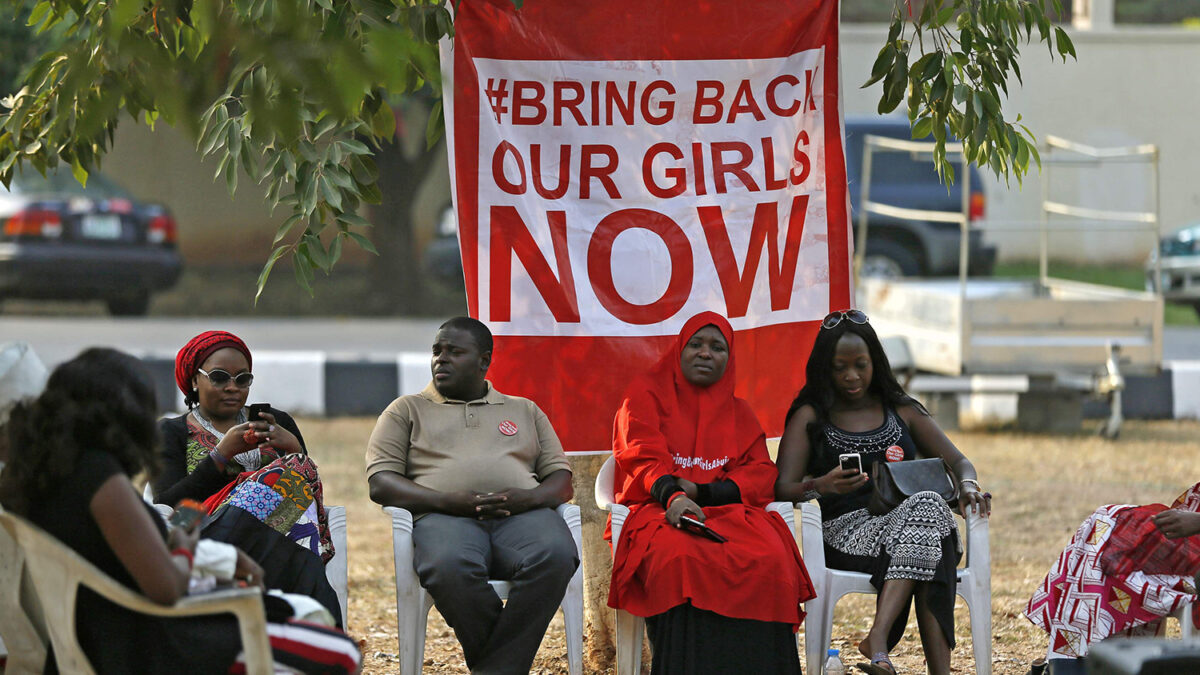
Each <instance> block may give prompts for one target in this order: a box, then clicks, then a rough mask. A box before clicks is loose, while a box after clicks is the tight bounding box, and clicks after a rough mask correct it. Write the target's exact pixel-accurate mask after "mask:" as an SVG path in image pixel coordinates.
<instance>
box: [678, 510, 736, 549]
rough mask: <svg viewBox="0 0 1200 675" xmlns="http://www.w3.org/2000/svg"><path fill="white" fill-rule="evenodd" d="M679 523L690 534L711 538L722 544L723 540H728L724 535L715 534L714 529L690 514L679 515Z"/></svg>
mask: <svg viewBox="0 0 1200 675" xmlns="http://www.w3.org/2000/svg"><path fill="white" fill-rule="evenodd" d="M679 523H680V524H681V525H683V529H685V530H687V531H689V532H691V533H692V534H698V535H700V536H701V537H707V538H708V539H712V540H713V541H715V542H717V543H719V544H724V543H725V542H727V541H729V540H728V539H726V538H725V537H722V536H721V535H719V534H717V532H716V530H713V529H712V528H711V527H709V526H707V525H705V524H704V523H702V522H700V521H698V520H696V519H695V518H693V517H691V516H680V517H679Z"/></svg>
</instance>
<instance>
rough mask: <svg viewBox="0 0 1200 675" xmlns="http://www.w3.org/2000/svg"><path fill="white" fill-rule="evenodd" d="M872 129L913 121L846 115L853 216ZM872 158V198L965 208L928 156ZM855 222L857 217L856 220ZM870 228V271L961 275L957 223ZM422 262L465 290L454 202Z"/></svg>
mask: <svg viewBox="0 0 1200 675" xmlns="http://www.w3.org/2000/svg"><path fill="white" fill-rule="evenodd" d="M867 134H874V135H877V136H890V137H893V138H902V139H905V140H910V139H911V138H912V134H911V132H910V131H909V124H908V120H907V119H905V118H903V117H878V116H864V117H854V116H852V117H847V118H846V169H847V171H846V173H847V177H848V179H849V185H850V207H851V214H856V213H857V212H858V204H859V197H860V194H861V188H862V178H861V172H860V164H861V163H862V159H863V141H862V139H863V136H865V135H867ZM872 161H873V162H874V167H873V168H872V170H871V174H872V175H871V201H874V202H880V203H884V204H888V205H890V206H899V207H904V208H911V209H927V210H933V211H956V212H958V211H961V209H962V201H961V199H962V185H961V183H957V184H955V185H952V186H950V188H949V190H947V189H946V186H945V185H943V184H942V182H941V180H940V179H939V178H938V175H937V172H936V171H935V170H934V168H933V160H932V158H931V157H930V156H929V155H920V156H912V155H909V154H905V153H899V152H876V153H875V156H874V159H873V160H872ZM970 204H971V211H970V217H971V220H972V221H975V220H979V219H981V218H983V214H984V204H985V200H984V195H983V183H982V181H981V180H980V176H979V172H978V171H977V170H976V169H974V168H972V169H971V201H970ZM853 217H854V216H853V215H852V218H853ZM855 223H857V221H852V224H855ZM855 227H857V226H856V225H855ZM867 229H868V231H867V254H866V257H865V258H864V260H863V269H862V273H863V274H864V275H865V276H874V277H887V278H898V277H916V276H954V275H957V274H958V253H959V250H958V248H959V247H958V243H959V240H960V231H959V226H958V225H956V224H951V223H935V222H927V221H912V220H900V219H896V218H891V217H887V216H881V215H876V214H872V215H871V217H870V220H869V221H868V222H867ZM855 232H857V229H855ZM968 251H969V263H968V264H969V267H968V270H969V273H970V274H971V275H990V274H991V273H992V269H993V268H994V267H995V265H996V247H995V246H989V245H986V244H984V242H983V232H982V231H981V230H979V229H972V230H971V231H970V241H969V245H968ZM422 266H423V268H424V270H425V273H426V275H428V276H430V277H432V278H434V279H436V280H438V281H441V282H443V283H445V284H449V285H456V286H457V287H460V288H461V287H462V284H463V272H462V261H461V259H460V258H459V252H458V227H457V221H456V219H455V218H454V211H453V209H452V208H451V207H450V205H449V204H447V205H446V209H445V211H444V212H443V214H442V217H441V219H440V221H439V223H438V225H437V234H436V236H435V238H434V239H433V241H431V242H430V243H429V245H428V246H427V247H426V248H425V252H424V255H423V256H422Z"/></svg>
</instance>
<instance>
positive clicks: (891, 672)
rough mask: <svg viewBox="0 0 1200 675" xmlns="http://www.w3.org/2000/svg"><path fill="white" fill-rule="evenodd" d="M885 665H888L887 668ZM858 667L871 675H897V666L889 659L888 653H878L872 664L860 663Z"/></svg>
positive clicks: (873, 657) (872, 659)
mask: <svg viewBox="0 0 1200 675" xmlns="http://www.w3.org/2000/svg"><path fill="white" fill-rule="evenodd" d="M884 664H887V668H884V667H883V666H884ZM857 667H858V669H859V670H861V671H863V672H864V673H869V675H896V666H894V665H893V664H892V660H891V659H889V658H888V655H887V652H876V653H875V655H874V656H872V657H871V662H870V663H859V664H857Z"/></svg>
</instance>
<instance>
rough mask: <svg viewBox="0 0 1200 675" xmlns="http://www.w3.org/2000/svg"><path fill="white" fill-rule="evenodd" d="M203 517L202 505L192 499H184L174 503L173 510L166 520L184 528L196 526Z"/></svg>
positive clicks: (188, 528)
mask: <svg viewBox="0 0 1200 675" xmlns="http://www.w3.org/2000/svg"><path fill="white" fill-rule="evenodd" d="M203 517H204V505H203V504H201V503H200V502H198V501H196V500H194V499H184V500H182V501H180V502H179V503H178V504H176V505H175V512H174V513H172V514H171V518H170V520H168V521H167V522H168V523H170V524H171V525H173V526H175V527H179V528H183V529H184V530H190V529H192V528H194V527H196V524H197V523H199V522H200V519H201V518H203Z"/></svg>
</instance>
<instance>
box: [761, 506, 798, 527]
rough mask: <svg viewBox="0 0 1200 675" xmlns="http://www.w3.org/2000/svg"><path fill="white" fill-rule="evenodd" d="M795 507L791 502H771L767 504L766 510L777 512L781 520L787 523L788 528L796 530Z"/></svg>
mask: <svg viewBox="0 0 1200 675" xmlns="http://www.w3.org/2000/svg"><path fill="white" fill-rule="evenodd" d="M795 509H796V507H795V506H793V505H792V503H791V502H771V503H770V504H767V511H768V512H774V513H778V514H779V515H780V517H782V518H783V522H784V523H786V524H787V526H788V530H790V531H792V532H795V531H796V513H795Z"/></svg>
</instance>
